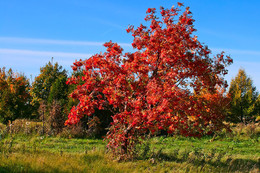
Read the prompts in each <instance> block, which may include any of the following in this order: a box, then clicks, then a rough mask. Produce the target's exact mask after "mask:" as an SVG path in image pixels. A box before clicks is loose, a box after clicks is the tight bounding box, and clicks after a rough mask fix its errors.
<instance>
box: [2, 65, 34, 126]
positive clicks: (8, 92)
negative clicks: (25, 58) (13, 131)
mask: <svg viewBox="0 0 260 173" xmlns="http://www.w3.org/2000/svg"><path fill="white" fill-rule="evenodd" d="M29 87H30V84H29V80H28V79H26V77H25V76H24V75H22V74H19V73H14V72H13V71H12V69H9V70H5V68H0V122H2V123H5V124H7V123H8V122H9V121H13V120H15V119H16V118H30V114H31V105H30V104H29V102H30V100H31V96H30V94H29Z"/></svg>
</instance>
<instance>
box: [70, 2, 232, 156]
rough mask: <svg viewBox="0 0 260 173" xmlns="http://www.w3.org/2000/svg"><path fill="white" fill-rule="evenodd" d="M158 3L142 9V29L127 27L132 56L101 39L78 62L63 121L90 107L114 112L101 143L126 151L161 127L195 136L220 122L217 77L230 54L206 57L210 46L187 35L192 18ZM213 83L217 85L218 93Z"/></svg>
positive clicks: (74, 120)
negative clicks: (100, 47) (99, 49)
mask: <svg viewBox="0 0 260 173" xmlns="http://www.w3.org/2000/svg"><path fill="white" fill-rule="evenodd" d="M178 6H179V7H176V8H175V7H173V8H171V9H165V8H163V7H161V9H160V11H161V17H160V18H158V17H157V16H156V15H155V13H156V10H155V8H149V9H148V10H147V16H146V18H145V21H148V22H150V27H146V26H144V25H142V24H141V25H140V26H139V27H138V28H136V29H135V28H134V27H133V26H130V27H129V28H128V29H127V32H128V33H132V36H133V37H134V40H133V43H132V46H133V48H135V50H136V51H135V52H133V53H125V54H123V49H122V48H121V47H120V46H119V45H118V44H117V43H112V42H111V41H110V42H107V43H105V44H104V46H105V47H106V48H107V51H106V52H104V53H100V54H96V55H93V56H92V57H90V58H89V59H86V60H79V61H76V62H75V63H74V65H73V66H72V68H73V70H75V71H76V70H78V69H83V73H84V76H81V77H72V78H70V79H69V80H68V82H67V83H68V84H79V82H82V81H83V82H84V84H82V85H78V86H77V89H75V90H74V92H73V93H72V94H71V97H72V98H75V99H78V100H79V104H78V105H77V106H76V107H73V108H72V109H71V112H70V114H69V116H68V120H67V121H66V124H67V125H70V124H76V123H78V122H79V121H80V119H81V117H83V116H84V115H88V116H91V115H92V114H93V113H94V112H95V109H100V110H102V109H110V110H111V111H112V112H114V115H113V116H112V118H113V122H112V123H111V126H110V130H109V132H108V134H107V136H106V138H107V139H108V141H109V143H108V148H109V149H111V150H112V151H113V153H116V154H120V155H121V156H130V155H131V152H132V151H133V149H134V147H135V145H136V143H137V142H139V141H140V137H143V136H145V134H147V133H148V132H151V133H155V132H157V131H159V130H165V131H167V132H168V133H173V132H177V133H178V134H181V135H184V136H195V137H200V136H202V135H205V134H211V133H212V132H214V131H216V130H219V129H221V128H223V127H224V125H223V122H222V121H223V116H224V114H223V111H222V110H223V109H222V107H225V106H226V103H227V101H228V99H227V98H225V97H224V96H223V92H221V90H223V91H225V89H226V87H227V82H226V81H225V80H224V78H223V77H224V75H226V74H227V70H226V67H227V65H230V64H231V63H232V59H231V58H230V57H228V56H224V52H222V53H220V54H218V55H216V56H215V57H213V58H211V57H210V54H211V51H210V50H209V49H208V47H207V46H205V45H202V44H201V43H200V42H199V41H198V40H197V36H195V35H193V33H194V31H196V30H195V29H194V25H193V22H194V19H192V14H191V12H190V10H189V7H187V8H186V9H185V10H183V13H182V14H180V13H181V12H182V9H181V8H182V6H183V4H181V3H179V4H178ZM218 88H220V89H221V90H219V89H218Z"/></svg>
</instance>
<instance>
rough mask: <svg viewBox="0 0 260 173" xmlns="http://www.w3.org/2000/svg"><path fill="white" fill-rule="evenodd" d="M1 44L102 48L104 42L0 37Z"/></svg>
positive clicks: (127, 45) (126, 45)
mask: <svg viewBox="0 0 260 173" xmlns="http://www.w3.org/2000/svg"><path fill="white" fill-rule="evenodd" d="M0 42H2V43H22V44H51V45H80V46H102V45H103V44H104V42H92V41H71V40H52V39H36V38H17V37H0ZM118 44H119V45H121V46H125V47H131V44H129V43H118Z"/></svg>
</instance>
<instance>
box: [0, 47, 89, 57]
mask: <svg viewBox="0 0 260 173" xmlns="http://www.w3.org/2000/svg"><path fill="white" fill-rule="evenodd" d="M0 53H1V54H8V55H10V54H11V55H19V56H21V55H30V56H45V57H46V56H47V57H64V58H66V57H69V58H71V57H74V58H77V57H81V58H88V57H90V56H91V54H83V53H69V52H51V51H34V50H21V49H0Z"/></svg>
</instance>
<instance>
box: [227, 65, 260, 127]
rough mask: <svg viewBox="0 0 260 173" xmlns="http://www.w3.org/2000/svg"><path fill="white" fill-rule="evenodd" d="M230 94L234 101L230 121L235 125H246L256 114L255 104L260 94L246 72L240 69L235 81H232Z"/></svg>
mask: <svg viewBox="0 0 260 173" xmlns="http://www.w3.org/2000/svg"><path fill="white" fill-rule="evenodd" d="M229 94H230V96H231V100H232V101H231V107H230V111H229V116H228V120H229V121H231V122H235V123H237V122H244V123H246V122H247V120H249V119H251V118H252V117H253V116H254V115H255V114H256V109H255V103H256V100H257V97H258V92H257V90H256V87H255V86H253V81H252V79H251V78H250V77H248V76H247V74H246V72H245V70H243V69H239V72H238V74H237V76H236V77H235V79H232V81H231V84H230V88H229Z"/></svg>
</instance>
